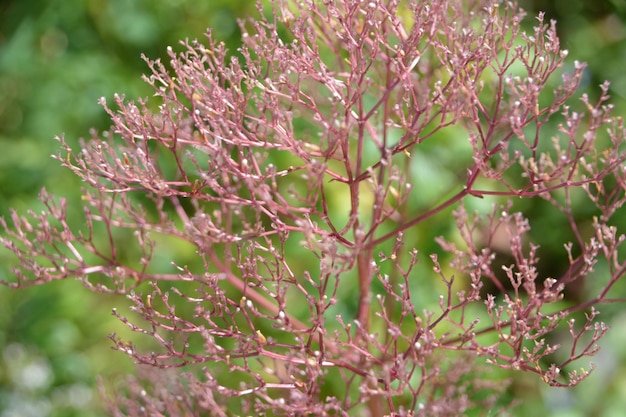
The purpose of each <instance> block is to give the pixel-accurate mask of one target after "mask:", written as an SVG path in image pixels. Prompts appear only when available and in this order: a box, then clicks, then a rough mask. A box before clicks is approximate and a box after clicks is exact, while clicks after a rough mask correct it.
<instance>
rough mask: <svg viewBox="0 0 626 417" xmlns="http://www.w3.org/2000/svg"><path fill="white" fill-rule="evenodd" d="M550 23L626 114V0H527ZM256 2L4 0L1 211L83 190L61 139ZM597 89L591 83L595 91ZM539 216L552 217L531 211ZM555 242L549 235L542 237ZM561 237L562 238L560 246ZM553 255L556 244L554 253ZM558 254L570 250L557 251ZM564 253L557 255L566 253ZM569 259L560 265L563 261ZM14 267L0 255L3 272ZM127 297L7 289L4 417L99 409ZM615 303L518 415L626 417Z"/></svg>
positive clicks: (134, 92)
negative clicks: (579, 364) (574, 358)
mask: <svg viewBox="0 0 626 417" xmlns="http://www.w3.org/2000/svg"><path fill="white" fill-rule="evenodd" d="M520 3H521V5H522V6H523V7H524V8H525V9H526V10H527V11H528V12H529V18H528V24H529V28H530V25H532V24H533V23H534V22H535V21H534V19H532V15H536V14H537V13H538V12H539V11H540V10H544V11H545V12H546V17H547V18H548V19H556V20H557V21H558V22H559V23H558V28H559V33H560V36H561V39H562V44H563V46H564V48H566V49H568V50H569V52H570V54H569V59H570V60H572V62H573V60H574V59H577V60H579V61H586V62H587V63H588V64H589V66H588V71H587V73H586V78H585V85H583V87H582V88H583V89H586V90H588V91H590V92H593V91H594V89H596V86H597V85H598V84H600V83H601V82H602V81H603V80H605V79H609V80H611V82H612V89H611V93H612V96H613V100H612V101H613V104H614V105H615V107H616V112H617V113H619V114H624V111H625V110H626V74H625V68H626V28H625V27H624V22H626V1H624V0H596V1H591V0H586V1H585V0H556V1H549V0H534V1H532V0H527V1H521V2H520ZM255 10H256V7H255V2H254V1H253V0H205V1H198V0H160V1H153V0H132V1H131V0H3V1H2V2H1V3H0V215H2V216H7V214H8V213H9V208H10V207H13V208H16V209H17V210H19V211H22V212H25V211H26V210H27V209H30V208H34V209H36V208H37V207H39V203H38V200H37V194H38V192H39V190H40V189H41V188H42V187H46V188H47V189H48V190H50V191H52V192H54V193H55V194H56V195H64V196H68V197H69V198H70V199H72V198H73V197H77V196H78V192H79V189H80V186H81V185H80V183H79V182H78V181H77V180H76V178H74V177H73V176H72V175H71V174H70V173H69V172H68V171H66V170H64V169H62V168H60V167H59V165H58V163H57V162H56V161H54V160H52V159H51V158H50V155H51V154H54V153H56V152H57V142H56V141H54V140H53V138H54V136H56V135H60V134H64V135H65V137H66V139H67V140H68V142H69V143H76V142H77V139H78V138H79V137H86V136H88V135H89V134H88V133H89V129H91V128H95V129H97V130H104V129H106V128H107V127H108V117H107V115H106V114H105V112H104V111H103V110H102V109H101V107H100V106H99V105H98V104H97V101H98V99H99V98H100V97H102V96H104V97H106V98H108V99H109V101H111V100H110V99H111V98H112V96H113V94H114V93H116V92H118V93H124V94H125V95H126V97H128V98H136V97H146V96H149V95H151V91H150V89H149V87H148V86H147V85H146V84H145V83H143V81H141V78H140V76H141V74H143V73H145V72H147V66H146V65H145V63H144V62H143V61H142V60H141V54H142V53H144V54H145V55H147V56H148V57H150V58H157V57H165V56H166V55H165V49H166V47H167V46H168V45H173V46H174V45H176V44H177V42H178V40H179V39H184V38H190V39H193V38H198V39H201V38H202V37H203V34H204V33H205V30H206V28H207V27H210V28H212V30H213V33H214V36H215V37H216V38H218V39H221V40H223V41H224V42H226V44H227V45H229V46H230V48H231V49H235V48H236V47H237V45H238V44H239V38H240V32H239V29H238V27H237V24H236V19H237V18H239V17H243V16H247V15H254V14H255ZM595 91H597V90H595ZM534 215H535V216H536V217H537V218H545V217H546V216H547V218H545V222H546V224H550V219H549V215H547V214H546V215H545V216H544V214H542V213H541V212H537V213H535V214H534ZM546 244H549V241H548V243H544V245H546ZM556 244H557V245H562V243H561V242H556ZM547 249H548V250H550V248H547ZM553 249H554V253H562V246H559V247H558V248H553ZM558 251H561V252H558ZM565 261H566V260H565ZM12 262H14V261H13V260H11V258H10V257H9V256H8V254H7V253H6V252H4V251H2V250H0V279H3V278H5V277H6V276H7V274H9V273H10V271H9V267H10V265H11V263H12ZM124 303H125V300H124V299H123V298H120V297H107V296H102V295H96V294H92V293H90V292H88V291H87V290H86V289H84V288H83V287H82V286H81V285H80V284H78V283H76V282H72V281H67V282H56V283H50V284H48V285H45V286H42V287H35V288H28V289H22V290H17V291H11V290H8V289H7V288H5V287H0V417H17V416H20V417H31V416H33V417H34V416H37V417H39V416H59V417H60V416H85V417H90V416H94V417H95V416H103V415H104V414H103V411H102V408H101V407H100V404H99V399H98V393H97V390H96V388H95V387H96V381H97V378H98V376H102V377H103V378H114V377H115V376H117V375H122V374H123V373H125V372H129V371H132V364H131V363H130V361H129V360H128V359H127V358H126V357H125V356H124V355H123V354H121V353H119V352H115V351H113V350H111V349H110V346H111V343H110V341H109V340H108V339H107V338H106V335H108V334H109V333H112V332H117V333H124V332H125V330H124V329H123V328H122V326H121V324H120V323H119V322H118V321H117V320H116V319H114V318H113V317H112V316H111V313H110V311H111V308H112V307H113V306H118V307H119V306H120V305H123V304H124ZM624 307H625V306H612V307H611V308H610V309H608V311H607V315H606V317H604V319H606V320H608V321H609V323H610V324H611V325H612V327H613V329H612V330H611V331H610V333H609V335H608V336H607V337H606V338H605V339H604V340H603V342H602V347H603V349H602V351H601V353H600V354H599V355H598V357H596V358H595V360H594V362H595V363H596V366H597V369H596V371H595V373H594V374H593V375H592V376H591V377H590V378H589V379H588V380H587V381H585V382H583V383H582V384H581V385H579V386H578V387H577V388H575V389H573V390H562V389H552V388H548V387H546V386H545V385H543V384H541V383H540V382H539V381H538V380H537V379H538V378H536V377H535V376H532V375H528V376H519V375H518V376H517V377H516V381H515V383H514V385H513V388H512V389H513V392H512V394H513V395H514V396H516V397H517V398H519V399H521V400H522V404H521V405H520V407H519V408H518V409H517V410H516V411H515V412H514V415H519V416H537V415H546V416H548V415H549V416H557V417H579V416H615V417H617V416H623V415H624V414H623V413H624V411H623V410H626V313H625V312H624V311H623V310H626V309H625V308H624Z"/></svg>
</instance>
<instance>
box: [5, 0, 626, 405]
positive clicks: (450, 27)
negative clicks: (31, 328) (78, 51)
mask: <svg viewBox="0 0 626 417" xmlns="http://www.w3.org/2000/svg"><path fill="white" fill-rule="evenodd" d="M260 11H261V13H263V10H262V9H260ZM523 17H524V13H523V12H522V11H521V10H520V9H519V8H518V7H517V5H516V4H514V3H502V4H500V3H499V2H492V1H488V0H480V1H479V0H477V1H472V2H463V1H460V0H450V1H441V0H431V1H422V2H399V1H393V0H372V1H369V2H363V1H357V0H342V1H335V2H317V1H312V0H307V1H304V2H301V3H298V4H297V5H292V4H290V3H288V2H283V1H279V0H276V1H275V2H274V4H273V8H272V9H271V13H270V14H269V16H267V17H263V18H260V19H258V20H249V21H245V22H242V31H243V41H244V46H243V47H242V48H241V49H240V50H238V51H237V54H235V56H231V55H229V53H228V51H227V50H226V49H225V47H224V46H223V44H220V43H219V42H217V41H215V40H214V39H212V37H211V36H210V33H209V34H208V36H207V41H206V44H202V43H200V42H197V41H192V42H183V43H182V51H181V52H175V51H174V50H173V49H172V48H168V52H169V55H170V57H171V61H170V63H169V64H170V66H171V69H167V68H166V65H165V64H163V63H161V62H160V61H151V60H149V59H146V61H147V62H148V64H149V66H150V69H151V71H152V73H151V75H149V76H147V77H146V78H145V79H146V81H147V82H148V83H149V84H150V85H152V86H153V87H154V90H155V95H156V97H157V99H156V101H157V105H154V104H153V102H154V101H147V100H139V101H138V102H137V103H135V102H129V101H126V100H125V99H124V97H122V96H116V97H115V104H116V107H117V110H114V109H111V108H110V107H108V105H107V103H106V102H105V100H104V99H103V100H102V104H103V106H104V107H105V109H106V111H107V112H108V113H109V114H110V116H111V119H112V122H113V125H112V128H111V130H110V131H109V132H104V133H102V134H98V133H96V132H94V133H93V135H92V137H91V138H90V139H89V140H87V141H83V142H81V149H80V150H79V151H75V150H74V149H72V147H71V146H70V145H69V144H68V143H67V142H66V141H65V140H64V138H62V137H61V138H59V141H60V143H61V146H62V149H63V152H61V153H60V154H59V155H58V156H57V158H58V159H59V161H61V163H62V164H63V165H64V166H66V167H68V168H69V169H71V170H72V171H73V172H74V173H75V174H76V175H78V176H79V177H80V178H81V179H82V180H83V182H84V184H85V189H84V191H83V195H82V201H83V203H82V206H83V209H84V211H83V213H84V224H83V225H82V226H81V227H79V228H75V227H72V225H71V224H73V223H72V222H70V220H69V219H68V211H70V208H69V207H70V206H69V205H68V202H67V201H66V200H65V199H56V198H54V197H53V196H52V195H51V194H48V193H47V192H46V191H42V193H41V201H42V202H43V204H44V205H45V210H43V212H41V213H35V212H34V211H33V212H30V213H28V215H26V216H22V215H19V214H17V213H15V212H13V214H12V216H11V220H12V222H11V224H8V223H7V222H6V221H5V220H1V223H2V225H3V227H4V228H5V231H6V237H2V238H1V241H2V243H3V244H4V245H5V246H6V247H7V248H8V249H10V250H11V251H12V252H14V253H15V255H16V256H17V257H18V258H19V261H20V268H18V269H16V271H15V276H16V281H15V282H11V283H9V285H11V286H23V285H31V284H42V283H46V282H49V281H51V280H57V279H65V278H78V279H79V280H81V281H82V282H83V283H84V284H85V285H86V286H87V287H88V288H90V289H92V290H94V291H97V292H113V293H120V294H126V295H127V296H128V298H129V300H130V301H131V303H132V312H133V313H132V314H134V316H132V317H131V316H127V315H125V314H122V313H120V312H117V311H114V314H115V315H116V316H117V317H119V319H120V320H121V321H122V322H123V323H125V324H126V325H127V326H128V327H129V328H130V329H132V330H133V331H135V332H137V333H139V334H141V335H144V336H145V339H147V340H137V341H128V340H122V339H121V338H120V337H118V336H116V335H115V334H113V335H111V339H112V340H113V343H114V344H115V346H116V348H117V349H119V350H120V351H122V352H124V353H126V354H127V355H129V356H130V357H132V358H133V359H134V360H135V361H136V363H138V364H141V365H142V366H141V372H140V374H139V375H138V376H136V377H133V378H130V379H129V380H128V384H127V385H126V388H125V389H124V390H122V391H121V392H118V393H117V395H116V396H115V398H114V399H111V400H110V402H109V407H110V411H111V412H112V413H113V415H145V414H147V415H170V416H183V415H190V414H193V415H195V414H198V413H201V412H206V413H209V414H210V415H216V416H222V415H227V414H229V413H233V414H239V413H250V412H256V413H269V414H271V415H320V416H322V415H364V413H366V412H367V413H369V415H372V416H379V415H380V416H382V415H420V416H457V415H462V414H465V413H470V412H472V411H471V410H480V409H487V408H488V407H493V406H494V405H497V406H506V404H500V403H499V402H498V395H496V394H497V393H499V392H500V391H499V387H501V386H502V383H501V381H500V380H499V379H498V378H499V377H498V376H497V375H496V376H495V377H494V376H493V375H491V374H489V373H488V371H489V369H493V368H501V369H506V370H513V371H516V372H530V373H535V374H537V375H539V377H540V378H541V379H542V380H543V381H545V382H546V383H548V384H551V385H555V386H572V385H575V384H577V383H578V382H580V381H581V380H582V379H584V378H585V377H586V376H587V375H588V370H584V369H583V370H580V369H579V370H574V369H573V366H574V365H575V364H576V365H577V363H578V362H579V360H581V359H584V358H585V357H587V356H591V355H593V354H594V353H595V352H596V350H597V347H596V342H597V341H598V340H599V339H600V338H601V337H602V336H603V335H604V334H605V332H606V331H607V327H606V326H605V325H604V324H603V323H601V322H599V321H597V314H598V311H597V310H596V308H595V306H597V305H599V304H603V303H608V302H614V301H618V299H616V298H614V297H613V298H612V296H611V294H610V292H611V289H612V288H613V287H614V285H615V283H616V282H618V280H619V279H620V278H621V277H622V276H623V275H624V268H626V262H625V261H624V260H623V257H621V256H620V251H621V250H622V243H623V242H624V237H623V236H622V235H620V234H619V233H618V231H617V228H616V227H615V226H614V225H613V223H612V219H613V217H614V215H615V213H616V211H617V210H618V209H619V208H620V207H621V205H622V203H623V201H624V199H625V198H626V197H625V193H624V191H625V179H626V172H625V169H624V159H625V158H626V154H624V152H623V147H624V142H625V140H624V138H625V135H624V127H623V121H622V120H621V119H620V118H616V117H613V116H611V114H610V112H611V106H610V105H609V104H607V100H608V99H609V96H608V90H609V85H608V83H607V84H604V85H602V86H601V93H600V95H599V97H598V98H597V99H596V100H595V101H592V100H591V99H590V98H589V97H587V96H586V95H583V96H582V97H581V99H580V103H582V105H579V103H577V102H570V98H572V97H573V96H574V95H575V93H576V91H577V89H578V86H579V83H580V80H581V77H582V75H583V70H584V65H583V64H580V63H575V65H574V66H573V68H571V69H570V70H567V69H566V70H564V59H565V57H566V55H567V51H564V50H562V49H561V48H560V45H559V41H558V38H557V35H556V30H555V23H554V22H550V23H546V22H544V20H543V17H542V15H540V16H539V17H538V23H537V25H536V26H535V28H534V33H532V34H527V33H525V32H523V31H522V29H521V26H520V25H521V22H522V19H523ZM557 76H560V77H561V82H560V83H556V84H558V85H555V82H554V78H555V77H557ZM157 106H158V107H157ZM579 107H580V109H579ZM536 200H542V201H544V202H546V203H547V204H548V205H549V206H551V207H553V208H555V209H556V211H558V213H560V215H561V216H562V224H561V225H560V226H562V227H566V228H568V229H569V230H570V232H571V236H572V240H571V241H570V242H564V244H565V248H564V249H563V252H562V255H563V258H564V259H565V260H566V262H567V267H566V268H565V269H564V270H563V271H561V272H560V273H558V274H556V275H553V276H552V275H550V276H545V275H543V274H542V273H541V271H540V268H539V267H538V265H539V261H540V256H541V253H542V249H541V247H540V246H539V245H538V244H537V243H536V242H535V241H534V240H533V238H532V235H531V234H530V232H531V226H532V223H533V219H532V218H531V219H529V218H527V217H525V215H524V209H525V208H528V205H525V202H527V201H536ZM484 201H486V202H488V203H489V204H493V206H492V208H490V209H488V210H485V209H484V206H485V204H483V202H484ZM583 204H586V205H589V204H593V206H594V210H595V213H594V216H593V221H592V222H581V220H580V218H579V211H578V207H580V206H581V205H583ZM450 216H453V218H454V222H453V223H454V225H453V226H452V225H451V224H450V223H451V222H450V221H449V220H448V218H449V217H450ZM429 235H430V236H432V235H435V236H436V235H440V237H434V238H428V239H427V238H425V237H428V236H429ZM431 241H432V242H436V243H437V244H438V247H435V246H434V245H432V244H431ZM418 248H419V250H418ZM598 264H600V265H602V266H603V267H602V272H603V273H602V276H599V275H594V273H595V272H594V268H596V266H597V265H598ZM590 276H593V277H594V280H595V281H596V283H595V286H593V288H594V290H595V291H594V292H593V293H590V294H588V295H587V296H586V297H584V299H580V300H576V301H575V302H574V301H568V302H565V301H564V300H563V298H564V293H565V292H566V291H567V290H568V289H569V288H572V287H573V286H575V285H578V283H579V282H581V281H582V280H584V279H585V278H586V277H590ZM598 282H599V284H598ZM438 293H440V294H441V295H439V294H438ZM579 313H584V314H583V315H582V316H581V315H580V314H579ZM563 328H565V329H566V331H565V332H563ZM564 334H565V335H569V340H564ZM555 335H558V339H559V341H558V342H555V341H554V340H555V339H556V336H555ZM489 365H490V366H489ZM177 368H182V369H183V372H180V373H176V372H173V371H172V369H177ZM564 370H566V371H567V372H564ZM227 410H228V411H227Z"/></svg>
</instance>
